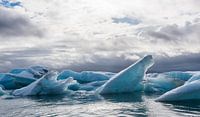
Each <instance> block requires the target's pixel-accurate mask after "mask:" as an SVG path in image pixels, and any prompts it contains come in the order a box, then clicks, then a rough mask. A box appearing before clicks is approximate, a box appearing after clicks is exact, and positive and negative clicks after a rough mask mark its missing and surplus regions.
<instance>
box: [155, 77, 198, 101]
mask: <svg viewBox="0 0 200 117" xmlns="http://www.w3.org/2000/svg"><path fill="white" fill-rule="evenodd" d="M197 99H200V80H195V81H193V82H190V83H186V84H184V85H182V86H180V87H178V88H175V89H173V90H170V91H168V92H166V93H164V94H163V95H161V96H160V97H158V98H157V99H156V101H164V102H167V101H183V100H197Z"/></svg>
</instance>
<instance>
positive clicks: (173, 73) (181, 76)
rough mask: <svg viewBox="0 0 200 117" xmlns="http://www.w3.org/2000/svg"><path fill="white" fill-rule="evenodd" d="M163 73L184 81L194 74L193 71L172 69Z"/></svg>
mask: <svg viewBox="0 0 200 117" xmlns="http://www.w3.org/2000/svg"><path fill="white" fill-rule="evenodd" d="M163 74H164V75H167V76H168V77H171V78H175V79H180V80H184V81H187V80H189V79H190V78H191V77H192V76H193V75H194V73H193V72H182V71H171V72H165V73H163Z"/></svg>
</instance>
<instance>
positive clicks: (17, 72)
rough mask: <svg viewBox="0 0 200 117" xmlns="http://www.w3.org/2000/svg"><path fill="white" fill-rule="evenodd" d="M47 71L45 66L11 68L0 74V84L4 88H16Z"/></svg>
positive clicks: (27, 83)
mask: <svg viewBox="0 0 200 117" xmlns="http://www.w3.org/2000/svg"><path fill="white" fill-rule="evenodd" d="M47 72H48V70H47V68H45V67H41V66H32V67H30V68H27V69H25V68H24V69H13V70H11V71H10V72H9V73H2V74H1V75H0V84H1V85H3V86H4V87H5V89H18V88H21V87H24V86H27V85H29V84H30V83H32V82H34V81H35V80H37V79H38V78H40V77H42V76H43V75H44V74H46V73H47Z"/></svg>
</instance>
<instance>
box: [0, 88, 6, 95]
mask: <svg viewBox="0 0 200 117" xmlns="http://www.w3.org/2000/svg"><path fill="white" fill-rule="evenodd" d="M4 94H6V92H5V91H4V90H3V88H2V87H1V86H0V96H2V95H4Z"/></svg>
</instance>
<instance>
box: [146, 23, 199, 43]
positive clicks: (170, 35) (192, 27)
mask: <svg viewBox="0 0 200 117" xmlns="http://www.w3.org/2000/svg"><path fill="white" fill-rule="evenodd" d="M147 35H149V36H150V37H153V38H155V39H162V40H165V41H181V40H185V39H188V38H187V36H189V35H196V36H198V37H200V23H194V24H192V23H190V22H186V23H185V25H184V26H179V25H176V24H173V25H167V26H164V27H162V28H161V29H160V30H159V31H155V30H148V31H147Z"/></svg>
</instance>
